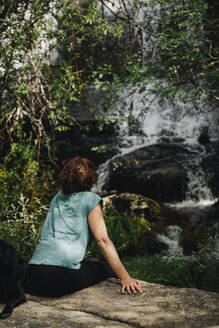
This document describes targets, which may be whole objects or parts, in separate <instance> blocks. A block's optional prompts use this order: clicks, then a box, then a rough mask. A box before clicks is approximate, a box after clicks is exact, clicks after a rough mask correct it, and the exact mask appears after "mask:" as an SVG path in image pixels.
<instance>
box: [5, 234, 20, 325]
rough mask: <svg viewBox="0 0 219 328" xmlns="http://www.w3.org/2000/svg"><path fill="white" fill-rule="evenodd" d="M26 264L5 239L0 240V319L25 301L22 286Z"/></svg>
mask: <svg viewBox="0 0 219 328" xmlns="http://www.w3.org/2000/svg"><path fill="white" fill-rule="evenodd" d="M25 272H26V264H25V262H24V261H23V259H22V258H21V256H20V255H19V254H18V252H17V250H16V249H15V248H14V247H13V246H12V245H10V244H9V243H8V242H7V241H5V240H0V303H1V302H2V303H5V304H6V305H5V307H4V309H3V310H2V312H1V313H0V319H4V318H7V317H8V316H10V315H11V313H12V311H13V309H14V308H15V307H16V306H18V305H20V304H22V303H24V302H26V297H25V294H24V290H23V287H22V282H23V281H24V279H25Z"/></svg>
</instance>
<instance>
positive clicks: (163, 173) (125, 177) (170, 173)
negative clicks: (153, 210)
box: [103, 143, 192, 202]
mask: <svg viewBox="0 0 219 328" xmlns="http://www.w3.org/2000/svg"><path fill="white" fill-rule="evenodd" d="M191 157H192V154H191V153H190V152H188V150H186V149H184V148H183V147H181V146H179V145H176V144H169V145H168V144H164V143H160V144H156V145H150V146H144V147H141V148H139V149H137V150H135V151H133V152H131V153H128V154H125V155H121V156H119V157H116V158H115V159H114V160H112V161H111V163H110V165H109V176H108V181H107V182H106V184H105V185H104V187H103V188H104V189H105V190H106V191H110V190H117V191H118V192H132V193H138V194H141V195H144V196H147V197H150V198H153V199H155V200H156V201H161V202H175V201H182V200H183V199H185V197H186V191H187V172H186V169H185V167H186V166H187V165H186V163H187V162H188V161H189V160H190V158H191Z"/></svg>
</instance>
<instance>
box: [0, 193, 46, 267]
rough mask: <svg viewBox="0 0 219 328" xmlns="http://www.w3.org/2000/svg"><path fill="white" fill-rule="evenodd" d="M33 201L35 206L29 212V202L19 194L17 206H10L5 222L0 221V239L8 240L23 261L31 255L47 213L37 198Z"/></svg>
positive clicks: (44, 206)
mask: <svg viewBox="0 0 219 328" xmlns="http://www.w3.org/2000/svg"><path fill="white" fill-rule="evenodd" d="M35 200H36V204H37V206H35V209H34V210H31V211H30V206H29V205H30V204H29V200H28V199H27V198H25V197H24V196H23V195H22V194H21V195H20V197H19V200H18V203H17V205H16V206H15V205H11V207H10V208H9V209H8V210H7V211H6V212H5V220H4V221H0V239H6V240H8V241H9V242H10V243H11V244H12V245H13V246H14V247H15V248H16V249H17V250H18V252H19V253H20V254H21V256H22V257H23V259H24V260H25V261H28V260H29V259H30V257H31V256H32V254H33V251H34V249H35V247H36V244H37V240H38V238H39V233H40V228H41V226H42V222H43V219H44V218H45V215H46V212H47V211H48V206H46V205H43V204H41V202H40V200H39V199H37V198H36V199H35Z"/></svg>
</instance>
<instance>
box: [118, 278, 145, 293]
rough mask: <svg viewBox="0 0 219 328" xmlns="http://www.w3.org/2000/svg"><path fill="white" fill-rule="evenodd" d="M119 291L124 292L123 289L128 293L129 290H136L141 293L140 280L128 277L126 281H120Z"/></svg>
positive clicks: (133, 291)
mask: <svg viewBox="0 0 219 328" xmlns="http://www.w3.org/2000/svg"><path fill="white" fill-rule="evenodd" d="M121 291H122V293H125V291H127V293H128V294H130V293H131V292H132V293H133V294H136V291H138V292H139V293H142V288H141V282H140V281H139V280H135V279H133V278H131V279H128V280H127V281H122V289H121Z"/></svg>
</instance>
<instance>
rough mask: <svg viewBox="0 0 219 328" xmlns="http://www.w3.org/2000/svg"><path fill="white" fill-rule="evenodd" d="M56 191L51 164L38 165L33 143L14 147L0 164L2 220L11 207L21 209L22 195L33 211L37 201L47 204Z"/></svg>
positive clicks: (0, 208) (0, 209)
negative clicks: (20, 200) (19, 205)
mask: <svg viewBox="0 0 219 328" xmlns="http://www.w3.org/2000/svg"><path fill="white" fill-rule="evenodd" d="M14 163H16V165H15V164H14ZM52 189H54V190H52ZM55 190H56V181H55V179H54V169H53V168H52V167H51V163H50V162H49V161H45V160H44V161H41V162H40V163H39V162H38V161H37V150H36V149H35V147H34V146H32V144H31V142H29V143H28V142H23V143H20V144H18V143H12V144H11V153H10V154H9V156H8V157H6V158H5V159H4V161H2V163H1V164H0V199H1V202H0V220H1V218H5V217H6V213H7V211H8V209H9V208H10V207H11V205H12V204H14V206H17V205H18V203H19V199H20V193H22V194H23V195H24V196H25V197H28V199H29V203H28V204H29V210H34V209H35V207H36V208H37V207H38V203H37V202H36V197H37V198H40V199H41V200H42V201H43V203H44V204H46V203H48V202H49V200H50V199H51V197H52V195H53V194H54V193H55Z"/></svg>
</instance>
